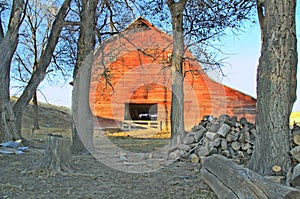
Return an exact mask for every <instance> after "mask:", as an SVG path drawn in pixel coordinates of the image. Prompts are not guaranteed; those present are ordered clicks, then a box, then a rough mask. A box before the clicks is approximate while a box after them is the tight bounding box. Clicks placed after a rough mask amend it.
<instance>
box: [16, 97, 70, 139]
mask: <svg viewBox="0 0 300 199" xmlns="http://www.w3.org/2000/svg"><path fill="white" fill-rule="evenodd" d="M11 99H12V103H14V102H15V101H16V98H15V97H12V98H11ZM33 115H34V112H33V105H32V104H29V105H28V106H27V107H26V109H25V112H24V114H23V123H22V134H23V136H24V137H25V138H29V139H31V138H38V139H44V138H45V135H47V134H48V133H52V134H62V135H64V136H66V137H70V135H71V121H72V120H71V110H70V109H69V108H67V107H63V106H56V105H51V104H47V103H41V102H39V125H40V129H38V130H35V131H34V132H33V134H32V128H33Z"/></svg>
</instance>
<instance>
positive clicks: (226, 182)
mask: <svg viewBox="0 0 300 199" xmlns="http://www.w3.org/2000/svg"><path fill="white" fill-rule="evenodd" d="M200 171H201V176H202V178H203V179H204V181H205V183H206V184H208V185H209V186H210V187H211V189H212V190H213V191H214V193H215V194H216V195H217V197H218V198H231V199H234V198H236V199H237V198H252V199H264V198H266V199H267V198H272V199H273V198H274V199H277V198H278V199H279V198H280V199H281V198H291V199H294V198H295V199H296V198H299V196H300V190H298V189H295V188H292V187H287V186H284V185H282V184H279V183H275V182H273V181H271V180H268V179H266V178H264V177H263V176H261V175H259V174H257V173H255V172H253V171H251V170H249V169H247V168H244V167H242V166H240V165H238V164H235V163H234V162H233V161H231V160H229V159H227V158H225V157H223V156H221V155H213V156H209V157H207V158H203V159H202V168H201V170H200Z"/></svg>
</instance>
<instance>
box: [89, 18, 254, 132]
mask: <svg viewBox="0 0 300 199" xmlns="http://www.w3.org/2000/svg"><path fill="white" fill-rule="evenodd" d="M144 25H145V24H144ZM139 27H141V26H139ZM171 51H172V41H171V39H170V36H168V35H167V34H165V33H163V32H161V31H159V30H157V29H156V28H155V27H152V26H150V25H149V23H148V24H146V26H142V28H141V29H139V30H138V31H137V30H134V31H133V30H128V31H127V32H125V33H124V34H122V35H121V36H115V37H113V38H112V39H110V40H108V41H106V42H105V43H104V44H102V46H100V47H99V48H98V50H97V51H96V53H95V55H96V59H95V62H94V65H93V72H92V82H91V90H90V104H91V109H92V112H93V114H94V115H95V116H97V117H101V118H105V119H106V120H104V121H106V122H102V124H101V125H103V126H104V127H105V126H107V125H112V122H111V120H117V121H122V120H124V113H125V104H126V103H145V104H147V103H149V104H152V103H157V105H158V121H162V122H163V124H165V126H164V127H165V129H166V130H168V129H170V127H169V125H170V121H169V118H170V107H171V78H170V69H169V62H168V56H169V55H170V53H171ZM185 57H186V58H188V59H185V61H184V70H185V71H193V72H186V73H185V80H184V92H185V103H184V106H185V113H184V114H185V126H186V129H187V130H189V129H190V128H191V127H192V126H194V125H195V124H196V123H198V122H199V121H200V119H201V118H202V117H203V116H204V115H214V116H218V115H220V114H228V115H232V116H233V115H236V116H238V117H243V116H245V117H247V119H249V120H250V121H254V119H255V103H256V100H255V99H253V98H251V97H250V96H248V95H245V94H243V93H241V92H238V91H236V90H234V89H232V88H229V87H226V86H224V85H222V84H220V83H217V82H215V81H213V80H211V79H210V78H209V77H208V76H207V75H206V73H204V72H203V70H202V68H201V66H200V65H199V64H198V63H197V62H196V61H195V59H194V57H193V56H192V54H191V53H190V52H188V51H187V52H186V54H185ZM104 71H105V72H106V73H104V74H105V75H103V72H104ZM107 119H108V120H107ZM109 119H110V120H109ZM102 120H103V119H102ZM108 121H109V122H108Z"/></svg>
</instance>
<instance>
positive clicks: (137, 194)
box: [0, 141, 216, 199]
mask: <svg viewBox="0 0 300 199" xmlns="http://www.w3.org/2000/svg"><path fill="white" fill-rule="evenodd" d="M123 142H124V141H123ZM42 154H43V150H41V149H31V150H30V151H29V152H26V153H25V154H22V155H0V168H1V170H0V175H1V177H0V197H1V198H22V199H23V198H216V197H215V196H214V194H213V193H212V192H211V191H210V189H209V187H208V186H207V185H206V184H205V183H203V181H202V180H201V178H200V174H199V168H198V167H199V166H198V165H193V164H191V163H187V162H174V163H172V164H170V165H168V166H165V167H163V168H161V169H159V170H156V171H153V172H142V173H128V172H124V171H119V170H115V169H112V168H110V167H109V166H106V165H104V164H103V163H102V162H101V161H99V160H97V159H95V158H94V157H93V156H73V168H74V169H75V172H74V173H71V174H65V175H49V174H47V173H31V174H29V173H27V172H24V171H26V170H31V169H33V168H34V167H35V166H36V165H37V164H38V163H39V160H40V159H41V157H42Z"/></svg>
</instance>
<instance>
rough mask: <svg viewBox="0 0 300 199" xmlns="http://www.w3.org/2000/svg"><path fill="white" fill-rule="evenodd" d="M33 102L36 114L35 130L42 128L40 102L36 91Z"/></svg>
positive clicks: (34, 118) (34, 120) (34, 119)
mask: <svg viewBox="0 0 300 199" xmlns="http://www.w3.org/2000/svg"><path fill="white" fill-rule="evenodd" d="M32 103H33V109H34V116H33V130H32V131H34V130H36V129H40V125H39V104H38V99H37V92H36V91H35V93H34V95H33V98H32Z"/></svg>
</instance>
